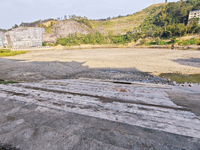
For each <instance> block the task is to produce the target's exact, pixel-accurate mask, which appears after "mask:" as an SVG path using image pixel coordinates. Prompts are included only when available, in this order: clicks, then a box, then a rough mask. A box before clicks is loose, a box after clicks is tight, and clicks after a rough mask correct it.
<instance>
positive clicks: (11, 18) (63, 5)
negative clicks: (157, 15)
mask: <svg viewBox="0 0 200 150" xmlns="http://www.w3.org/2000/svg"><path fill="white" fill-rule="evenodd" d="M154 1H155V3H163V2H165V0H0V28H2V29H8V28H11V27H12V26H14V24H18V25H19V24H20V23H21V22H33V21H36V20H39V19H48V18H54V19H57V18H58V17H62V18H63V17H64V15H67V17H68V16H69V15H72V14H75V15H80V16H86V17H87V18H89V19H100V18H107V17H116V16H119V15H127V14H133V13H135V12H137V11H140V10H142V9H144V8H146V7H148V6H150V5H152V4H153V3H154ZM168 1H169V2H175V1H178V0H168Z"/></svg>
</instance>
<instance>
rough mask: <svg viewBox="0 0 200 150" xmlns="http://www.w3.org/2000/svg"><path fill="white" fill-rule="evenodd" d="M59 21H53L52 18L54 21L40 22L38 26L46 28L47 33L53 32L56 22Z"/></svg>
mask: <svg viewBox="0 0 200 150" xmlns="http://www.w3.org/2000/svg"><path fill="white" fill-rule="evenodd" d="M57 23H58V21H53V20H52V21H48V22H45V23H42V24H39V25H38V27H41V28H44V29H45V32H46V33H51V32H52V29H53V26H54V25H55V24H57Z"/></svg>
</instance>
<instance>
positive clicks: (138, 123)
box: [0, 49, 200, 150]
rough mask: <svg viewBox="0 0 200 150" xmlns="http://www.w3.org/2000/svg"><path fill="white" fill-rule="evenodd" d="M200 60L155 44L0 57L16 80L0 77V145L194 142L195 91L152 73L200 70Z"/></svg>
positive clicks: (0, 69) (2, 73) (2, 71)
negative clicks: (152, 46) (6, 82)
mask: <svg viewBox="0 0 200 150" xmlns="http://www.w3.org/2000/svg"><path fill="white" fill-rule="evenodd" d="M199 60H200V51H173V50H153V49H152V50H144V49H98V50H96V49H92V50H62V51H61V50H54V51H31V52H29V53H27V54H25V55H18V56H14V57H7V58H0V79H3V80H9V81H18V82H20V83H19V84H13V85H0V113H1V115H0V120H1V123H0V149H1V148H3V147H4V148H5V147H10V146H9V145H11V146H13V147H14V148H13V149H15V148H16V149H48V150H49V149H60V150H62V149H191V150H196V149H197V150H198V149H200V137H199V134H198V133H199V132H200V128H199V124H200V118H199V117H200V111H199V108H200V101H199V100H200V95H199V93H198V92H194V91H191V90H186V89H180V88H178V87H175V86H172V85H170V84H171V83H170V82H169V81H168V80H167V79H162V78H160V77H158V76H154V75H159V74H160V73H183V74H195V73H200V67H199V66H200V61H199ZM80 78H87V79H80ZM97 79H99V80H97ZM44 80H45V81H44ZM50 80H51V81H50ZM1 143H2V144H1ZM1 145H2V146H1ZM10 149H11V148H10Z"/></svg>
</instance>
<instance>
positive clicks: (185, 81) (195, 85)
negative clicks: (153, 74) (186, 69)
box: [160, 73, 200, 92]
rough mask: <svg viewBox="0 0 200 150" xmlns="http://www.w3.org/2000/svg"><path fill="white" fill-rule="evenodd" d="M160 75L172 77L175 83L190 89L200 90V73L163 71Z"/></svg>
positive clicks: (171, 79)
mask: <svg viewBox="0 0 200 150" xmlns="http://www.w3.org/2000/svg"><path fill="white" fill-rule="evenodd" d="M160 77H163V78H167V79H170V81H171V82H173V83H174V85H176V86H179V87H180V88H184V89H187V90H190V91H195V92H200V74H194V75H181V74H174V73H166V74H165V73H163V74H160Z"/></svg>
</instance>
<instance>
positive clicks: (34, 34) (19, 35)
mask: <svg viewBox="0 0 200 150" xmlns="http://www.w3.org/2000/svg"><path fill="white" fill-rule="evenodd" d="M43 33H45V30H44V29H43V28H38V27H36V28H23V27H19V28H16V29H13V30H11V31H8V32H6V33H5V34H4V36H5V40H4V41H3V43H4V45H5V46H12V47H13V48H20V47H35V46H42V42H43V36H42V35H43Z"/></svg>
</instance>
